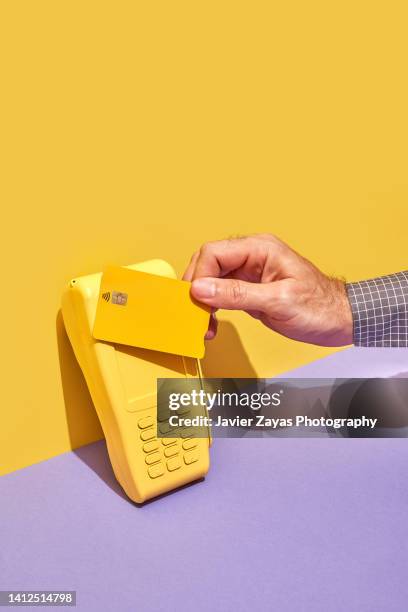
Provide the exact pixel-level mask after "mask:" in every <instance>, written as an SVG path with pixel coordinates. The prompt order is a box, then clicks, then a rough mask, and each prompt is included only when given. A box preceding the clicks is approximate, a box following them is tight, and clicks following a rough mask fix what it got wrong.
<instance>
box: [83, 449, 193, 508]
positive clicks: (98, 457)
mask: <svg viewBox="0 0 408 612" xmlns="http://www.w3.org/2000/svg"><path fill="white" fill-rule="evenodd" d="M73 452H74V454H75V455H76V456H77V457H78V459H80V460H81V461H82V462H83V463H85V465H87V466H88V467H89V468H90V469H91V470H92V471H93V472H95V474H96V475H97V476H99V478H100V479H101V480H103V481H104V482H105V483H106V484H107V485H108V487H110V489H112V491H114V492H115V493H117V494H118V495H120V497H122V498H123V499H124V500H126V501H127V502H129V503H130V504H132V505H133V506H136V507H137V508H143V507H144V506H147V505H148V504H151V503H153V502H155V501H157V500H159V499H162V498H163V497H167V496H169V495H173V494H174V493H177V492H178V491H182V490H183V489H188V488H189V487H191V486H193V485H195V484H198V483H200V482H203V481H204V478H200V479H199V480H195V481H194V482H189V483H187V484H185V485H183V486H182V487H178V488H177V489H174V490H173V491H168V492H167V493H163V495H159V496H158V497H155V498H154V499H149V500H147V501H145V502H144V503H143V504H138V503H136V502H133V501H132V500H131V499H129V497H128V496H127V495H126V493H125V492H124V491H123V489H122V487H121V486H120V484H119V483H118V481H117V480H116V477H115V474H114V473H113V470H112V466H111V464H110V461H109V455H108V451H107V448H106V442H105V440H100V441H99V442H94V443H93V444H88V445H87V446H82V447H81V448H77V449H75V450H74V451H73Z"/></svg>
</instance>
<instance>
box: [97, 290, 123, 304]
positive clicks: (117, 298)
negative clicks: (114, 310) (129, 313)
mask: <svg viewBox="0 0 408 612" xmlns="http://www.w3.org/2000/svg"><path fill="white" fill-rule="evenodd" d="M102 299H103V300H105V302H109V300H110V299H111V293H110V291H105V293H102ZM127 299H128V294H127V293H121V292H120V291H112V304H117V305H118V306H126V304H127Z"/></svg>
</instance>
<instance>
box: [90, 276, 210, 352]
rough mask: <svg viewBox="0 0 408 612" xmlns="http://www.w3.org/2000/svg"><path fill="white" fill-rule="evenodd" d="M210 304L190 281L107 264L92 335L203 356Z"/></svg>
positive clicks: (135, 344)
mask: <svg viewBox="0 0 408 612" xmlns="http://www.w3.org/2000/svg"><path fill="white" fill-rule="evenodd" d="M209 317H210V308H209V307H207V306H204V305H203V304H199V303H198V302H195V301H194V300H193V298H192V297H191V296H190V283H188V282H186V281H180V280H175V279H173V278H167V277H164V276H157V275H155V274H148V273H146V272H139V271H136V270H129V269H128V268H122V267H118V266H109V267H108V268H106V270H105V271H104V273H103V275H102V280H101V286H100V292H99V299H98V306H97V309H96V318H95V325H94V328H93V336H94V338H96V339H97V340H105V341H108V342H115V343H118V344H128V345H130V346H137V347H141V348H146V349H151V350H154V351H162V352H165V353H176V354H177V355H185V356H187V357H196V358H198V359H201V358H202V357H204V350H205V349H204V335H205V332H206V331H207V328H208V323H209Z"/></svg>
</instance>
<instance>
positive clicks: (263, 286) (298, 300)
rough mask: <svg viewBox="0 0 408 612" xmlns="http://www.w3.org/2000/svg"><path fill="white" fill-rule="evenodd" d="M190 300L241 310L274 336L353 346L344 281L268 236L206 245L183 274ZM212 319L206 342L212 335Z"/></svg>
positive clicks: (213, 319)
mask: <svg viewBox="0 0 408 612" xmlns="http://www.w3.org/2000/svg"><path fill="white" fill-rule="evenodd" d="M183 278H184V280H188V281H192V287H191V293H192V296H193V297H194V298H195V299H197V300H198V301H200V302H203V303H204V304H207V305H209V306H212V307H213V313H214V312H215V311H216V310H217V309H218V308H227V309H229V310H244V311H245V312H247V313H248V314H250V315H251V316H253V317H255V318H256V319H259V320H260V321H262V323H263V324H264V325H266V326H267V327H270V328H271V329H273V330H274V331H276V332H278V333H280V334H282V335H284V336H287V337H288V338H293V339H294V340H300V341H302V342H309V343H312V344H320V345H322V346H343V345H346V344H351V343H352V334H353V320H352V314H351V308H350V304H349V301H348V298H347V294H346V290H345V285H344V282H343V281H341V280H338V279H334V278H330V277H328V276H326V275H325V274H323V273H322V272H320V270H318V269H317V268H316V266H314V265H313V264H312V263H311V262H310V261H308V260H307V259H305V258H304V257H302V256H301V255H299V254H298V253H296V252H295V251H293V250H292V249H291V248H290V247H289V246H288V245H287V244H285V243H284V242H282V241H281V240H279V239H278V238H276V237H275V236H272V235H269V234H259V235H255V236H248V237H245V238H236V239H231V240H220V241H218V242H208V243H207V244H204V245H203V246H202V247H201V249H200V250H199V251H198V252H197V253H195V254H194V255H193V257H192V259H191V262H190V265H189V266H188V268H187V270H186V272H185V273H184V277H183ZM216 330H217V323H216V318H215V315H214V314H213V315H212V317H211V323H210V327H209V330H208V332H207V335H206V337H207V338H213V337H214V336H215V334H216Z"/></svg>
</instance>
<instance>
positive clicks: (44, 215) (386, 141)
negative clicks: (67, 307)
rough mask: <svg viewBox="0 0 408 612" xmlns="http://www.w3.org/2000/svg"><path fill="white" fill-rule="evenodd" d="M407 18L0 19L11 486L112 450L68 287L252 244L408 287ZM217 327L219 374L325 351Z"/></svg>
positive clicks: (192, 8) (177, 13)
mask: <svg viewBox="0 0 408 612" xmlns="http://www.w3.org/2000/svg"><path fill="white" fill-rule="evenodd" d="M405 6H406V3H405V2H392V1H391V2H386V3H385V2H355V1H353V2H342V3H334V2H327V1H324V2H313V1H311V2H303V1H302V2H237V1H236V0H235V1H234V2H223V1H220V0H218V1H217V2H205V3H204V2H194V1H191V0H189V1H186V2H179V1H177V0H175V1H173V2H168V1H165V2H147V1H146V2H137V1H136V2H109V3H108V2H87V1H84V0H81V1H80V2H75V1H71V2H55V1H50V2H44V1H43V0H37V1H36V2H32V1H27V2H19V1H15V2H8V3H5V2H3V3H1V8H0V52H1V89H2V93H1V97H0V104H1V106H2V109H1V115H0V116H1V118H0V121H1V165H0V167H1V180H0V189H1V204H2V217H1V227H2V237H1V251H2V252H1V264H2V266H1V267H2V277H1V299H0V304H1V307H0V308H1V324H2V333H1V341H2V365H1V378H2V385H1V390H2V402H1V422H0V453H1V457H0V469H1V472H2V473H5V472H8V471H11V470H14V469H17V468H20V467H23V466H26V465H28V464H31V463H33V462H36V461H39V460H42V459H45V458H48V457H50V456H53V455H55V454H58V453H61V452H64V451H66V450H69V449H70V448H72V447H75V446H79V445H81V444H85V443H87V442H89V441H92V440H95V439H97V438H99V437H100V436H101V431H100V428H99V425H98V422H97V419H96V416H95V413H94V411H93V408H92V405H91V402H90V399H89V396H88V394H87V391H86V388H85V386H84V383H83V381H82V378H81V375H80V372H79V370H78V367H77V366H76V364H75V361H74V359H73V355H72V352H71V351H70V347H69V344H68V342H67V339H66V337H65V335H64V330H63V328H62V323H61V318H60V316H59V315H58V309H59V301H60V294H61V292H62V289H63V287H64V286H65V284H66V282H67V281H68V280H69V279H70V278H71V277H72V276H76V275H80V274H86V273H90V272H95V271H99V270H100V269H102V268H103V267H104V266H105V265H106V264H127V263H133V262H137V261H140V260H144V259H148V258H151V257H162V258H164V259H168V260H169V261H170V262H171V263H172V264H173V265H174V266H175V268H176V270H177V271H178V273H182V271H183V269H184V267H185V265H186V264H187V261H188V260H189V258H190V255H191V254H192V252H193V251H194V250H195V249H197V248H198V247H199V245H200V244H201V243H202V242H204V241H206V240H209V239H217V238H223V237H226V236H231V235H234V234H247V233H250V232H274V233H276V234H277V235H279V236H280V237H281V238H283V239H285V240H286V241H288V242H289V243H290V244H291V245H293V246H294V247H295V248H296V249H297V250H299V251H300V252H301V253H302V254H304V255H305V256H307V257H309V258H311V259H312V260H313V261H315V262H316V263H317V264H318V265H319V266H321V267H322V268H323V269H324V270H325V271H326V272H328V273H331V274H340V275H345V276H346V277H347V278H348V279H350V280H351V279H358V278H363V277H368V276H371V275H377V274H382V273H387V272H393V271H397V270H401V269H406V268H407V267H408V265H407V246H406V244H407V238H406V232H407V227H408V207H407V203H408V198H407V196H408V181H407V161H408V159H407V157H408V112H407V109H408V99H407V98H408V96H407V59H408V58H407V50H408V42H407V40H408V39H407V36H406V24H407V14H406V11H405V10H404V7H405ZM222 318H223V319H224V323H223V324H222V325H221V333H220V335H219V338H218V339H217V340H216V341H215V343H214V344H212V345H211V346H210V347H209V350H208V353H207V357H206V361H205V371H206V373H207V374H209V375H211V374H213V375H214V374H217V375H233V374H235V375H241V376H243V375H251V374H254V373H257V374H259V375H270V374H274V373H277V372H282V371H284V370H287V369H289V368H292V367H295V366H297V365H300V364H302V363H305V362H308V361H310V360H312V359H316V358H319V357H322V356H324V355H326V354H328V353H329V352H330V351H329V350H328V349H322V348H316V347H312V346H306V345H302V344H298V343H295V342H291V341H288V340H285V339H283V338H280V337H278V336H276V335H274V334H273V333H271V332H269V331H268V330H266V329H264V328H262V327H261V326H260V325H259V323H257V322H256V321H254V320H252V319H250V318H249V317H247V316H246V315H243V314H237V313H233V314H229V315H224V316H223V317H222ZM68 423H69V425H68Z"/></svg>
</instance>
